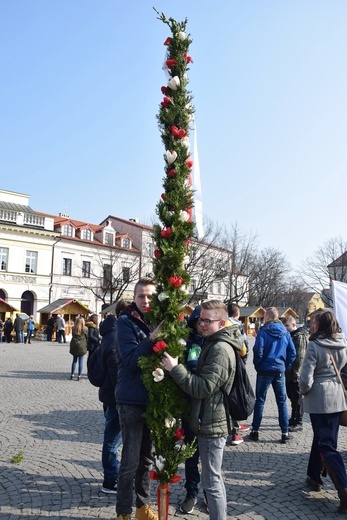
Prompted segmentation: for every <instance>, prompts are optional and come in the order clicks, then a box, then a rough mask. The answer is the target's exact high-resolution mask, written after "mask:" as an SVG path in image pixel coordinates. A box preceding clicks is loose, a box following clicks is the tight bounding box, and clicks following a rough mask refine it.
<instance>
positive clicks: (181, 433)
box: [174, 428, 184, 441]
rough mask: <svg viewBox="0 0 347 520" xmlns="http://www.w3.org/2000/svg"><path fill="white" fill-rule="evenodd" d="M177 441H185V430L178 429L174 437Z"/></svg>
mask: <svg viewBox="0 0 347 520" xmlns="http://www.w3.org/2000/svg"><path fill="white" fill-rule="evenodd" d="M174 439H175V441H183V439H184V429H183V428H177V430H176V431H175V435H174Z"/></svg>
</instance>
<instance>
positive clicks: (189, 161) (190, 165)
mask: <svg viewBox="0 0 347 520" xmlns="http://www.w3.org/2000/svg"><path fill="white" fill-rule="evenodd" d="M193 164H194V163H193V161H192V160H191V159H187V160H186V165H187V166H188V168H189V169H190V170H191V169H192V168H193Z"/></svg>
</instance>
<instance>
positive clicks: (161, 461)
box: [154, 455, 166, 471]
mask: <svg viewBox="0 0 347 520" xmlns="http://www.w3.org/2000/svg"><path fill="white" fill-rule="evenodd" d="M165 462H166V459H165V457H163V456H162V455H159V457H154V464H155V466H156V468H157V470H158V471H163V469H164V466H165Z"/></svg>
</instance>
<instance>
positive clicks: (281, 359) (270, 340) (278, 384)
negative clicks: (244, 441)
mask: <svg viewBox="0 0 347 520" xmlns="http://www.w3.org/2000/svg"><path fill="white" fill-rule="evenodd" d="M264 322H265V323H264V325H263V326H262V327H261V328H260V329H259V332H258V334H257V339H256V340H255V344H254V347H253V363H254V367H255V369H256V371H257V382H256V401H255V406H254V413H253V423H252V431H251V433H250V436H249V437H250V439H251V440H253V441H257V440H259V428H260V424H261V421H262V418H263V409H264V405H265V400H266V394H267V391H268V388H269V386H270V385H272V388H273V390H274V392H275V396H276V403H277V408H278V421H279V425H280V428H281V431H282V438H281V442H282V444H285V443H286V442H287V441H288V439H289V436H288V431H289V418H288V409H287V402H286V401H287V392H286V378H285V372H286V369H287V368H288V367H289V366H290V365H291V364H292V363H293V361H294V360H295V358H296V351H295V347H294V344H293V341H292V339H291V337H290V334H289V332H287V330H286V328H285V326H284V325H283V323H282V322H281V321H280V320H279V319H278V310H277V309H276V307H269V308H267V309H266V311H265V315H264Z"/></svg>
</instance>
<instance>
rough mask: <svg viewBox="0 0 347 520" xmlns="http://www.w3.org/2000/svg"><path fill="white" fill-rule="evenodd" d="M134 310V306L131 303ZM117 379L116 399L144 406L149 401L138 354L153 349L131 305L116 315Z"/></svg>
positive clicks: (144, 325)
mask: <svg viewBox="0 0 347 520" xmlns="http://www.w3.org/2000/svg"><path fill="white" fill-rule="evenodd" d="M132 309H133V310H135V312H136V313H137V314H138V311H136V306H135V305H134V304H132ZM117 326H118V333H117V337H118V345H117V362H118V382H117V386H116V402H117V405H118V404H128V405H129V404H130V405H135V406H145V405H146V403H147V401H148V395H147V390H146V388H145V385H144V384H143V381H142V378H141V369H140V367H139V365H138V361H139V358H140V357H141V356H146V355H148V354H150V353H151V352H152V349H153V343H152V342H151V341H150V340H149V339H148V336H149V334H150V329H149V328H148V326H147V325H146V323H145V322H144V321H143V320H142V317H141V315H138V317H136V316H135V315H134V314H132V313H131V309H130V310H129V308H127V309H125V311H122V314H121V315H120V316H119V318H118V322H117Z"/></svg>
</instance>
